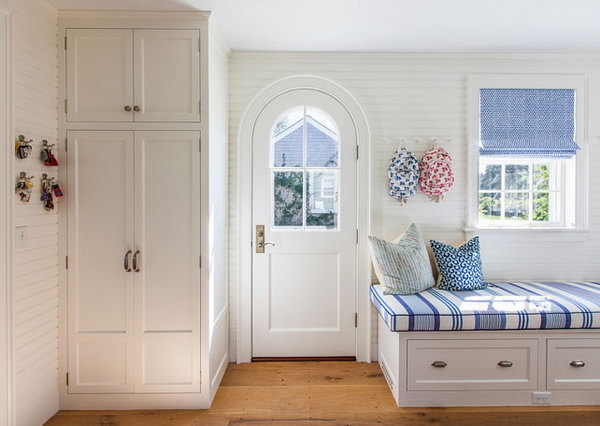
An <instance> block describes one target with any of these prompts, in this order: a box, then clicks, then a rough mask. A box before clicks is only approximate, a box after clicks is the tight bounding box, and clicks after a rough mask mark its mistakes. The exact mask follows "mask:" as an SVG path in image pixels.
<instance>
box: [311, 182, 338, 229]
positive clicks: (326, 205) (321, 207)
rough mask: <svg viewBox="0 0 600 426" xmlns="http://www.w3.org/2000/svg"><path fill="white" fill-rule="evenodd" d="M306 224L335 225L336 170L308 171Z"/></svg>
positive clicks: (326, 227)
mask: <svg viewBox="0 0 600 426" xmlns="http://www.w3.org/2000/svg"><path fill="white" fill-rule="evenodd" d="M306 193H307V200H308V205H307V210H306V226H309V227H315V228H323V229H335V228H336V227H337V210H338V179H337V173H336V172H312V171H309V172H308V182H307V185H306Z"/></svg>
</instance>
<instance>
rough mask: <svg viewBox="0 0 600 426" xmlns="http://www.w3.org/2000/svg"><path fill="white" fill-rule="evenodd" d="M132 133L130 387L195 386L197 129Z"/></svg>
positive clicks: (145, 389) (141, 389)
mask: <svg viewBox="0 0 600 426" xmlns="http://www.w3.org/2000/svg"><path fill="white" fill-rule="evenodd" d="M135 139H136V141H135V143H136V154H135V155H136V163H135V170H136V179H135V180H136V221H135V238H136V242H137V248H138V249H139V250H140V253H139V255H138V267H139V272H137V273H136V274H135V288H136V318H137V320H136V324H138V329H137V330H136V334H137V338H136V354H137V355H136V366H137V367H138V368H139V369H140V370H139V371H138V374H136V377H137V379H136V392H197V391H199V390H200V381H199V379H200V365H199V361H200V352H199V350H200V346H199V332H200V329H199V325H200V284H199V283H200V269H199V255H200V245H199V238H200V235H199V234H200V194H199V186H200V153H199V142H200V141H199V134H198V132H184V131H170V132H159V131H156V132H136V137H135ZM159 360H160V362H159Z"/></svg>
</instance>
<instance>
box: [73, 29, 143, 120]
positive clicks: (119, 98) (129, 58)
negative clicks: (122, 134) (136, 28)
mask: <svg viewBox="0 0 600 426" xmlns="http://www.w3.org/2000/svg"><path fill="white" fill-rule="evenodd" d="M67 101H68V106H67V121H132V120H133V110H131V111H126V110H125V106H129V107H133V30H113V29H70V30H67Z"/></svg>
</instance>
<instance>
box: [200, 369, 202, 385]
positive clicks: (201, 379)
mask: <svg viewBox="0 0 600 426" xmlns="http://www.w3.org/2000/svg"><path fill="white" fill-rule="evenodd" d="M200 384H202V371H201V372H200Z"/></svg>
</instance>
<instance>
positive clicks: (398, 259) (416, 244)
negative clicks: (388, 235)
mask: <svg viewBox="0 0 600 426" xmlns="http://www.w3.org/2000/svg"><path fill="white" fill-rule="evenodd" d="M369 243H370V245H371V259H372V261H373V266H374V268H375V274H377V278H379V283H380V284H381V285H383V286H384V287H385V289H384V294H415V293H419V292H421V291H423V290H427V289H428V288H431V287H433V286H434V285H435V280H434V278H433V271H432V269H431V262H430V261H429V255H428V254H427V248H426V247H425V242H424V241H423V239H422V238H421V235H420V234H419V231H418V229H417V227H416V226H415V224H414V223H413V224H412V225H410V227H409V228H408V229H407V230H406V232H405V233H404V234H403V235H402V236H401V237H400V239H399V240H398V243H397V244H396V243H390V242H389V241H385V240H382V239H381V238H377V237H373V236H369Z"/></svg>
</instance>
